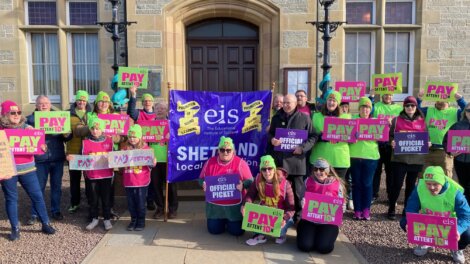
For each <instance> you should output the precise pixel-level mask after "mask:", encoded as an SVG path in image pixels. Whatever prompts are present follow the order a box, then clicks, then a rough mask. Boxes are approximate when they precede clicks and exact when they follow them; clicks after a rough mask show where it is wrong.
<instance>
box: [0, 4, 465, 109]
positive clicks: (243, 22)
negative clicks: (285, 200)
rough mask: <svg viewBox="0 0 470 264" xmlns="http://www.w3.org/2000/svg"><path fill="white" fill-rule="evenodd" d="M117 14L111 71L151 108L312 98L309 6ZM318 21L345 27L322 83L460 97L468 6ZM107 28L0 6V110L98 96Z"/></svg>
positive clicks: (103, 12)
mask: <svg viewBox="0 0 470 264" xmlns="http://www.w3.org/2000/svg"><path fill="white" fill-rule="evenodd" d="M120 2H121V5H120V13H119V14H120V20H124V19H126V20H128V21H136V22H137V24H133V25H132V26H130V27H129V28H128V31H127V34H125V35H123V39H122V40H121V42H120V51H119V63H120V65H125V64H126V63H127V64H128V65H129V66H135V67H146V68H148V69H149V70H150V81H149V82H150V88H149V89H150V92H152V93H153V94H155V95H156V96H158V97H163V98H165V97H166V96H167V94H168V89H167V85H166V84H167V83H168V82H169V83H171V86H172V87H174V88H176V89H184V90H213V91H215V90H217V91H234V90H238V91H250V90H261V89H271V86H272V83H273V82H276V87H275V90H276V92H282V93H285V92H287V91H290V92H292V91H295V90H297V89H305V90H308V94H309V95H310V97H312V98H313V97H315V96H316V93H317V91H316V89H315V87H316V84H317V82H319V81H320V80H321V69H320V68H319V66H320V65H321V62H322V58H321V57H320V56H321V55H322V54H320V53H321V52H322V50H323V49H322V41H321V39H318V36H317V31H316V29H315V28H314V27H313V26H312V25H311V24H307V23H306V21H314V20H316V19H317V9H318V3H317V1H314V0H121V1H120ZM330 13H331V17H330V19H331V20H333V21H348V24H347V25H343V26H341V27H339V29H338V30H337V31H336V32H335V33H334V34H333V39H332V41H331V64H332V65H333V68H332V79H333V81H339V80H364V81H366V82H367V83H368V84H369V83H370V76H371V74H373V73H386V72H402V73H403V76H404V78H403V79H404V82H403V85H404V94H402V95H398V96H396V97H395V98H396V99H397V100H399V99H402V98H404V96H406V95H408V94H415V95H416V94H417V91H418V89H419V88H420V87H423V86H424V84H425V82H426V81H428V80H439V81H454V82H457V83H459V89H460V91H461V93H464V94H467V95H468V94H470V81H469V79H470V78H469V77H470V38H469V34H470V33H468V32H470V15H469V14H470V1H464V0H337V1H335V3H334V4H333V5H332V7H331V12H330ZM322 18H323V11H322V10H320V12H319V18H318V19H320V20H321V19H322ZM110 20H111V4H110V2H109V1H107V0H106V1H105V0H57V1H56V0H0V21H1V22H0V100H5V99H13V100H16V101H17V102H19V103H20V104H21V105H22V106H23V107H25V108H26V109H28V110H32V108H33V102H34V100H35V98H36V96H38V95H40V94H47V95H48V96H50V97H51V99H52V101H53V103H54V104H55V105H56V106H57V107H58V108H66V107H68V105H69V103H70V102H71V101H72V100H73V94H74V92H75V91H76V90H77V89H87V90H88V91H89V92H90V93H91V94H96V93H97V91H99V90H106V91H109V90H110V88H109V86H110V80H111V78H112V75H113V71H112V69H111V67H110V66H111V65H112V62H113V45H112V41H111V39H110V34H109V33H106V32H105V30H104V29H103V28H101V27H100V26H97V25H96V24H95V22H96V21H110ZM320 37H321V35H320ZM317 40H320V41H319V45H318V46H317ZM317 76H319V77H317Z"/></svg>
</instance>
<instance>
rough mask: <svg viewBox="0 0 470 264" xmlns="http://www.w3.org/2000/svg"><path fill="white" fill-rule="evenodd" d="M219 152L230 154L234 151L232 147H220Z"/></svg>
mask: <svg viewBox="0 0 470 264" xmlns="http://www.w3.org/2000/svg"><path fill="white" fill-rule="evenodd" d="M219 152H222V153H227V154H229V153H230V152H232V149H225V148H220V149H219Z"/></svg>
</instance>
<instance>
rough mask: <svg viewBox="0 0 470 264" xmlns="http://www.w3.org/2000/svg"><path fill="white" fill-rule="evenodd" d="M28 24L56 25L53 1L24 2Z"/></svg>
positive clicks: (54, 3) (55, 10) (55, 8)
mask: <svg viewBox="0 0 470 264" xmlns="http://www.w3.org/2000/svg"><path fill="white" fill-rule="evenodd" d="M26 3H27V5H26V20H27V22H26V23H27V24H28V25H57V6H56V2H55V1H28V2H26Z"/></svg>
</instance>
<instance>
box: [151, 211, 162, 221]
mask: <svg viewBox="0 0 470 264" xmlns="http://www.w3.org/2000/svg"><path fill="white" fill-rule="evenodd" d="M162 217H163V211H162V210H158V209H157V211H156V212H155V213H154V214H153V218H154V219H159V218H162Z"/></svg>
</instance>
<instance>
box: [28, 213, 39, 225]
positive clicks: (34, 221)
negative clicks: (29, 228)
mask: <svg viewBox="0 0 470 264" xmlns="http://www.w3.org/2000/svg"><path fill="white" fill-rule="evenodd" d="M37 221H38V217H37V216H35V215H33V216H31V218H29V219H28V221H27V222H26V225H34V224H36V222H37Z"/></svg>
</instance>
